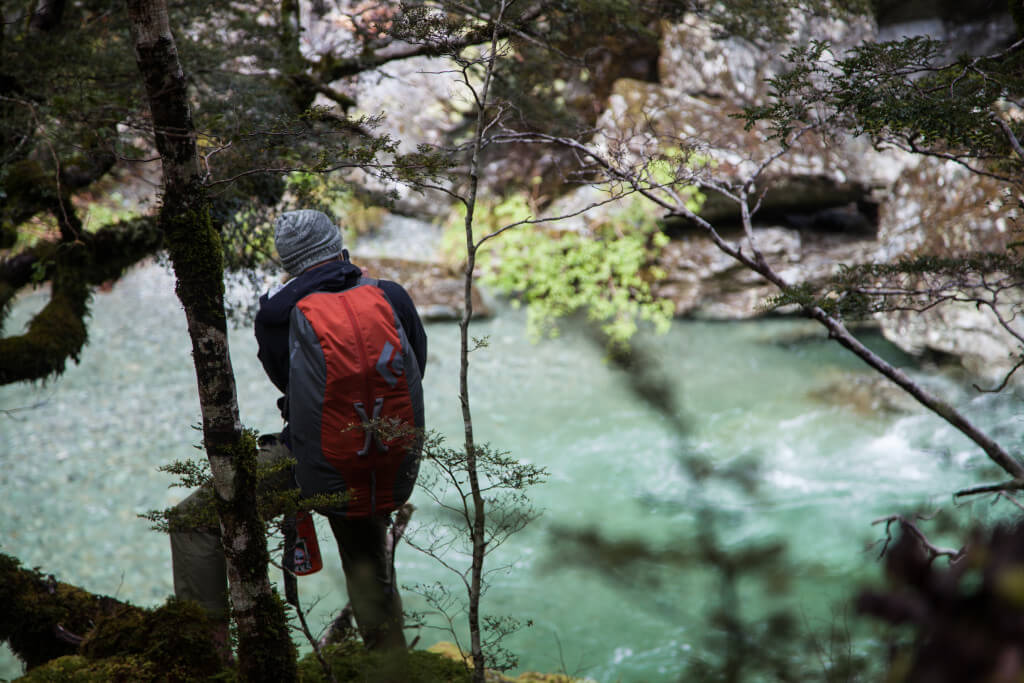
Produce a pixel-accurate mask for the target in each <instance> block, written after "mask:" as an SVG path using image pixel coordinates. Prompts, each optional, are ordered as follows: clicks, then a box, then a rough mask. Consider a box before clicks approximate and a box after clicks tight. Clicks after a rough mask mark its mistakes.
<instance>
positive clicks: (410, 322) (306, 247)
mask: <svg viewBox="0 0 1024 683" xmlns="http://www.w3.org/2000/svg"><path fill="white" fill-rule="evenodd" d="M274 243H275V246H276V247H277V252H278V256H279V257H280V259H281V263H282V265H283V266H284V269H285V270H286V271H287V272H288V274H289V275H290V276H291V279H290V280H288V281H287V282H286V283H285V284H283V285H281V286H279V287H276V288H274V289H272V290H271V291H269V292H267V293H266V294H264V295H263V296H262V297H260V306H259V311H258V313H257V315H256V324H255V332H256V340H257V342H258V345H259V354H258V355H259V359H260V361H261V362H262V363H263V368H264V370H265V371H266V373H267V376H268V377H269V378H270V381H271V382H273V383H274V385H275V386H276V387H277V388H278V389H280V390H281V392H282V393H283V394H284V395H283V396H282V397H281V398H280V399H279V400H278V406H279V407H280V408H281V414H282V416H283V417H284V420H285V426H284V429H283V431H282V432H281V434H280V435H279V437H277V438H274V437H272V436H264V437H261V439H260V451H259V456H258V457H259V460H260V462H261V464H262V463H272V462H274V461H275V460H278V459H280V458H286V457H293V458H294V459H295V460H296V465H295V467H294V468H287V469H285V470H282V471H280V472H278V473H276V474H274V475H271V477H270V478H269V479H268V480H265V481H264V482H262V483H261V485H260V488H261V491H265V490H268V489H278V490H280V489H282V488H285V487H292V488H295V487H298V488H299V489H300V491H301V493H302V496H303V497H309V496H312V495H315V494H320V493H326V494H338V493H340V494H344V500H343V501H342V502H340V503H339V504H338V505H337V506H333V507H331V508H330V509H327V510H318V512H321V513H324V514H326V515H327V517H328V520H329V521H330V525H331V530H332V531H333V532H334V537H335V540H336V541H337V543H338V549H339V551H340V553H341V563H342V568H343V570H344V572H345V582H346V586H347V588H348V596H349V600H350V601H351V603H352V611H353V615H354V617H355V620H356V625H357V627H358V629H359V632H360V635H361V636H362V638H363V642H364V644H365V646H366V647H367V649H371V650H373V649H384V648H401V649H405V647H406V643H405V636H404V634H403V633H402V603H401V599H400V597H399V594H398V589H397V584H396V582H395V577H394V575H393V574H394V570H393V566H392V564H391V562H389V560H388V558H387V556H386V551H385V537H386V534H387V529H388V525H389V523H390V513H391V512H392V511H393V510H395V509H397V508H398V507H399V506H401V505H402V504H403V503H404V502H405V501H406V500H407V499H408V497H409V495H410V494H411V493H412V487H413V484H414V483H415V479H416V473H417V470H418V466H419V447H420V443H421V435H422V428H423V401H422V389H421V386H420V378H421V377H422V375H423V370H424V366H425V364H426V357H427V337H426V333H425V332H424V330H423V324H422V322H421V321H420V318H419V315H418V314H417V313H416V308H415V306H414V305H413V302H412V299H411V298H410V297H409V294H408V293H407V292H406V291H405V289H403V288H402V287H401V286H400V285H398V284H396V283H394V282H389V281H386V280H380V281H377V280H372V279H369V278H367V277H365V276H364V274H363V272H362V270H361V269H360V268H359V267H358V266H356V265H354V264H352V263H351V262H350V261H349V257H348V251H347V250H345V249H343V248H342V240H341V232H340V231H339V229H338V228H337V227H336V226H335V225H334V224H333V222H332V221H331V219H330V218H328V217H327V216H326V215H325V214H323V213H321V212H320V211H312V210H300V211H289V212H286V213H284V214H282V215H281V216H280V217H279V218H278V219H277V220H276V221H275V224H274ZM378 348H379V350H378ZM385 422H387V423H388V424H393V425H397V424H401V425H402V426H407V427H415V429H410V428H406V429H405V430H404V433H401V432H402V429H400V428H399V429H390V430H389V429H387V428H386V427H387V425H384V424H383V423H385ZM204 495H205V497H206V499H207V500H209V498H210V495H209V491H206V492H205V493H204V492H203V491H202V490H199V491H196V492H194V493H193V494H192V495H191V496H189V498H186V499H185V500H184V501H182V502H181V503H179V504H178V506H176V508H175V511H176V513H181V515H182V516H185V515H187V514H188V511H189V510H191V509H195V508H196V507H197V506H199V505H201V504H202V502H201V499H202V497H203V496H204ZM172 529H173V527H172ZM171 559H172V565H173V570H174V592H175V594H176V595H177V596H178V597H179V598H182V599H189V600H195V601H197V602H199V604H200V605H202V606H203V607H204V608H205V609H206V610H207V612H208V613H209V614H210V615H211V617H213V618H214V619H215V620H216V622H217V623H218V624H220V625H223V629H224V633H225V634H226V626H227V617H228V604H227V573H226V568H225V561H224V554H223V551H222V549H221V545H220V530H219V528H216V527H205V528H190V529H188V530H185V531H174V530H172V533H171Z"/></svg>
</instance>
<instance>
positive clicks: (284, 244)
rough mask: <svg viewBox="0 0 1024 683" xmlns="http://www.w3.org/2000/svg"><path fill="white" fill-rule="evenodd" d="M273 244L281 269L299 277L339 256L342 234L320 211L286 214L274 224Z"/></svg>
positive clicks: (290, 212) (308, 210)
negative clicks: (303, 272)
mask: <svg viewBox="0 0 1024 683" xmlns="http://www.w3.org/2000/svg"><path fill="white" fill-rule="evenodd" d="M274 244H275V246H277V255H278V256H280V257H281V263H282V265H284V269H285V270H287V271H288V273H289V274H290V275H298V274H299V273H301V272H302V271H304V270H306V269H307V268H309V267H310V266H315V265H316V264H318V263H320V262H322V261H326V260H328V259H331V258H335V257H337V256H339V255H340V254H341V231H340V230H338V228H337V226H336V225H334V223H332V222H331V219H330V218H328V217H327V216H326V215H325V214H323V213H321V212H319V211H313V210H311V209H302V210H300V211H287V212H285V213H283V214H281V215H280V216H278V218H277V220H276V221H274Z"/></svg>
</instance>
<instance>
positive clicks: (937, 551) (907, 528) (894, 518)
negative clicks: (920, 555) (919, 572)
mask: <svg viewBox="0 0 1024 683" xmlns="http://www.w3.org/2000/svg"><path fill="white" fill-rule="evenodd" d="M894 522H898V523H899V525H900V528H901V529H903V531H904V532H910V533H911V534H912V535H913V536H914V537H915V538H916V539H917V540H918V542H919V543H920V544H921V545H922V546H923V547H924V549H925V550H926V551H927V552H928V559H929V561H932V560H934V559H935V558H937V557H948V558H949V561H950V562H956V561H957V560H959V559H960V558H961V557H963V555H964V553H965V552H967V547H966V546H965V547H963V548H943V547H941V546H937V545H934V544H933V543H932V542H931V541H929V540H928V537H927V536H925V534H924V532H923V531H921V529H920V528H918V526H917V525H916V524H915V523H913V522H911V521H910V520H908V519H907V518H906V517H904V516H903V515H889V516H888V517H880V518H879V519H876V520H874V521H872V522H871V524H872V526H874V525H876V524H883V523H884V524H885V534H886V540H885V545H884V546H883V547H882V554H883V555H884V554H885V550H886V548H888V547H889V542H890V541H891V540H892V531H891V527H892V525H893V523H894Z"/></svg>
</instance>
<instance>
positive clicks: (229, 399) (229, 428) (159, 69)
mask: <svg viewBox="0 0 1024 683" xmlns="http://www.w3.org/2000/svg"><path fill="white" fill-rule="evenodd" d="M127 4H128V10H129V14H130V16H131V22H132V31H133V36H134V41H135V53H136V59H137V62H138V65H139V70H140V71H141V72H142V78H143V81H144V83H145V87H146V94H147V98H148V100H149V107H150V111H151V113H152V118H153V130H154V134H155V138H156V146H157V150H158V151H159V153H160V157H161V160H162V162H163V177H164V196H163V206H162V208H161V211H160V224H161V227H162V228H163V230H164V234H165V236H166V244H167V248H168V251H169V254H170V257H171V262H172V263H173V265H174V272H175V275H176V276H177V287H176V291H177V294H178V298H179V299H180V300H181V303H182V305H183V306H184V309H185V317H186V319H187V321H188V331H189V336H190V337H191V338H192V354H193V360H194V362H195V368H196V379H197V381H198V385H199V402H200V406H201V410H202V416H203V443H204V446H205V447H206V452H207V455H208V457H209V459H210V466H211V469H212V472H213V479H214V488H215V491H216V496H217V502H218V513H219V515H220V520H221V531H222V538H223V543H224V550H225V555H226V557H227V566H228V580H229V582H230V591H231V602H232V615H233V617H234V619H235V621H236V623H237V625H238V634H239V648H238V659H239V673H240V675H241V677H242V679H243V680H250V681H256V680H266V681H289V680H294V679H295V676H296V669H295V659H296V657H295V654H296V653H295V646H294V644H293V643H292V640H291V637H290V635H289V629H288V623H287V618H286V615H285V612H284V606H283V604H282V603H281V601H280V600H279V599H278V598H277V596H276V595H275V594H274V592H273V591H272V590H271V584H270V580H269V578H268V576H267V563H268V561H269V559H270V558H269V555H268V553H267V546H266V536H265V533H264V525H263V522H262V520H261V519H260V517H259V515H258V513H257V510H256V495H255V490H256V487H255V480H254V476H255V469H256V468H255V457H256V442H255V440H254V439H253V438H252V437H251V435H249V434H247V433H246V432H244V431H243V429H242V426H241V422H240V420H239V416H238V401H237V397H236V393H235V378H234V373H233V372H232V369H231V358H230V356H229V354H228V338H227V320H226V316H225V313H224V279H223V275H224V273H223V271H224V266H223V252H222V247H221V241H220V235H219V233H218V231H217V230H216V229H215V227H214V225H213V221H212V218H211V214H210V209H209V203H208V200H207V196H206V190H205V188H204V186H203V184H202V182H201V180H200V177H199V164H198V155H197V150H196V143H195V129H194V126H193V123H192V116H191V112H190V110H189V105H188V97H187V91H186V83H185V76H184V73H183V71H182V67H181V64H180V62H179V60H178V55H177V49H176V47H175V43H174V38H173V36H172V35H171V30H170V22H169V19H168V14H167V6H166V2H165V0H127Z"/></svg>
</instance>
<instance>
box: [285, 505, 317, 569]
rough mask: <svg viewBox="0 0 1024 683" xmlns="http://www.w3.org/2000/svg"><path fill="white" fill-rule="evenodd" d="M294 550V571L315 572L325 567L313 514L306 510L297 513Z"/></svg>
mask: <svg viewBox="0 0 1024 683" xmlns="http://www.w3.org/2000/svg"><path fill="white" fill-rule="evenodd" d="M292 552H293V555H292V557H293V560H294V563H293V565H292V566H293V567H294V568H293V569H292V571H293V572H295V573H296V574H297V575H299V576H305V575H307V574H315V573H316V572H318V571H320V570H321V569H323V567H324V563H323V560H321V559H320V544H319V543H318V542H317V540H316V527H315V526H314V525H313V515H311V514H310V513H309V512H308V511H306V510H300V511H299V512H297V513H295V548H294V549H293V551H292Z"/></svg>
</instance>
